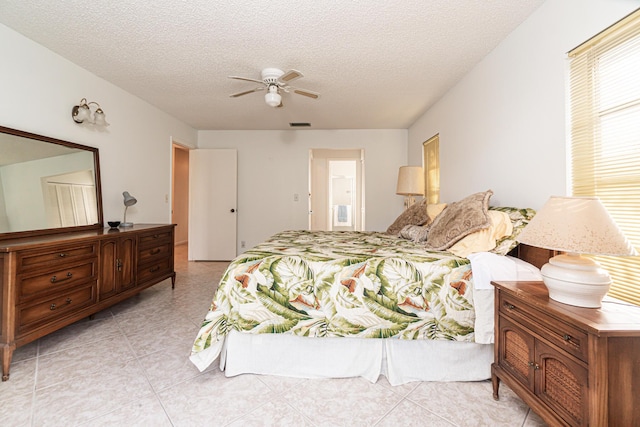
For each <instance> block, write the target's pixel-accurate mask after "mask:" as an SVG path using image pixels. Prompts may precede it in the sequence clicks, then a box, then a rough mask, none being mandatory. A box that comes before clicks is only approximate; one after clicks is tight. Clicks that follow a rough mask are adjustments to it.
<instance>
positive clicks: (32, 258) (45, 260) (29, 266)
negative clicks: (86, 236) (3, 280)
mask: <svg viewBox="0 0 640 427" xmlns="http://www.w3.org/2000/svg"><path fill="white" fill-rule="evenodd" d="M97 256H98V245H97V244H96V243H92V242H89V243H86V244H82V245H77V246H67V247H65V246H60V247H57V248H55V249H47V250H34V251H23V252H19V253H18V271H25V270H33V269H38V268H46V267H49V266H51V265H53V266H56V267H58V266H60V263H61V262H64V263H66V262H74V261H77V260H79V259H84V258H97Z"/></svg>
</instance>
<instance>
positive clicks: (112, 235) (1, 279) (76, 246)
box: [0, 224, 176, 381]
mask: <svg viewBox="0 0 640 427" xmlns="http://www.w3.org/2000/svg"><path fill="white" fill-rule="evenodd" d="M173 248H174V225H155V224H136V225H134V226H133V227H127V228H119V229H113V230H112V229H106V228H105V229H100V230H97V231H82V232H69V233H64V234H55V235H48V236H42V237H28V238H18V239H11V240H0V284H1V285H2V292H1V293H0V357H1V358H2V381H6V380H8V379H9V366H10V364H11V358H12V356H13V352H14V350H15V349H16V348H17V347H20V346H22V345H25V344H28V343H30V342H32V341H34V340H36V339H38V338H40V337H42V336H44V335H47V334H49V333H51V332H54V331H56V330H58V329H60V328H62V327H64V326H67V325H69V324H71V323H73V322H76V321H77V320H79V319H82V318H84V317H87V316H91V315H93V314H95V313H97V312H99V311H101V310H104V309H105V308H107V307H109V306H111V305H113V304H116V303H118V302H120V301H122V300H124V299H127V298H129V297H131V296H133V295H136V294H137V293H139V292H140V291H141V290H143V289H145V288H147V287H149V286H151V285H154V284H156V283H158V282H161V281H163V280H165V279H168V278H171V286H172V287H174V286H175V277H176V273H175V271H174V258H173Z"/></svg>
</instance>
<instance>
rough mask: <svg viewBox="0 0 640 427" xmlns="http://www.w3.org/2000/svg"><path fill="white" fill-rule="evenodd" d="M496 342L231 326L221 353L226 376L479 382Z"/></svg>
mask: <svg viewBox="0 0 640 427" xmlns="http://www.w3.org/2000/svg"><path fill="white" fill-rule="evenodd" d="M492 362H493V344H476V343H465V342H455V341H430V340H411V341H409V340H398V339H358V338H308V337H298V336H294V335H284V334H259V335H253V334H242V333H239V332H235V331H232V332H231V333H229V335H228V336H227V339H226V341H225V344H224V347H223V349H222V353H221V354H220V369H222V370H224V371H225V375H226V376H228V377H230V376H235V375H240V374H247V373H253V374H264V375H279V376H287V377H298V378H347V377H363V378H366V379H367V380H369V381H371V382H376V381H377V380H378V377H379V376H380V375H385V376H386V377H387V379H388V380H389V383H390V384H391V385H400V384H404V383H407V382H411V381H480V380H485V379H488V378H490V377H491V363H492Z"/></svg>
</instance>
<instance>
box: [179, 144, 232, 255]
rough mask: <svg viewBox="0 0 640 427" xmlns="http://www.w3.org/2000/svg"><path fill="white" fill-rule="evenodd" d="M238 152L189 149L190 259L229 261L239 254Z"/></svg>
mask: <svg viewBox="0 0 640 427" xmlns="http://www.w3.org/2000/svg"><path fill="white" fill-rule="evenodd" d="M237 159H238V153H237V151H236V150H232V149H215V150H214V149H212V150H208V149H198V150H191V151H190V152H189V260H190V261H229V260H232V259H233V258H235V256H236V218H237V213H236V209H237V208H236V203H237V181H238V175H237V170H238V165H237Z"/></svg>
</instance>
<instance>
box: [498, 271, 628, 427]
mask: <svg viewBox="0 0 640 427" xmlns="http://www.w3.org/2000/svg"><path fill="white" fill-rule="evenodd" d="M493 285H494V286H495V288H496V291H495V293H496V297H495V325H496V332H495V337H496V339H495V362H494V363H493V365H492V366H491V372H492V381H493V395H494V398H495V399H498V388H499V384H500V381H504V382H505V383H506V384H508V385H509V387H510V388H511V389H512V390H513V391H514V392H515V393H516V394H517V395H518V396H520V398H522V400H524V402H525V403H527V405H529V406H530V407H531V408H532V409H533V410H534V411H535V412H536V413H537V414H538V415H540V417H542V418H543V419H544V420H545V421H546V422H547V423H548V424H549V425H552V426H556V425H557V426H593V427H595V426H597V427H602V426H612V427H614V426H616V427H617V426H638V425H640V307H638V306H633V305H629V304H626V303H624V302H622V301H618V300H609V301H606V300H605V302H603V304H602V308H601V309H592V308H581V307H573V306H570V305H566V304H562V303H559V302H556V301H553V300H550V299H549V297H548V293H547V288H546V287H545V286H544V284H543V283H542V282H502V281H497V282H493Z"/></svg>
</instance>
